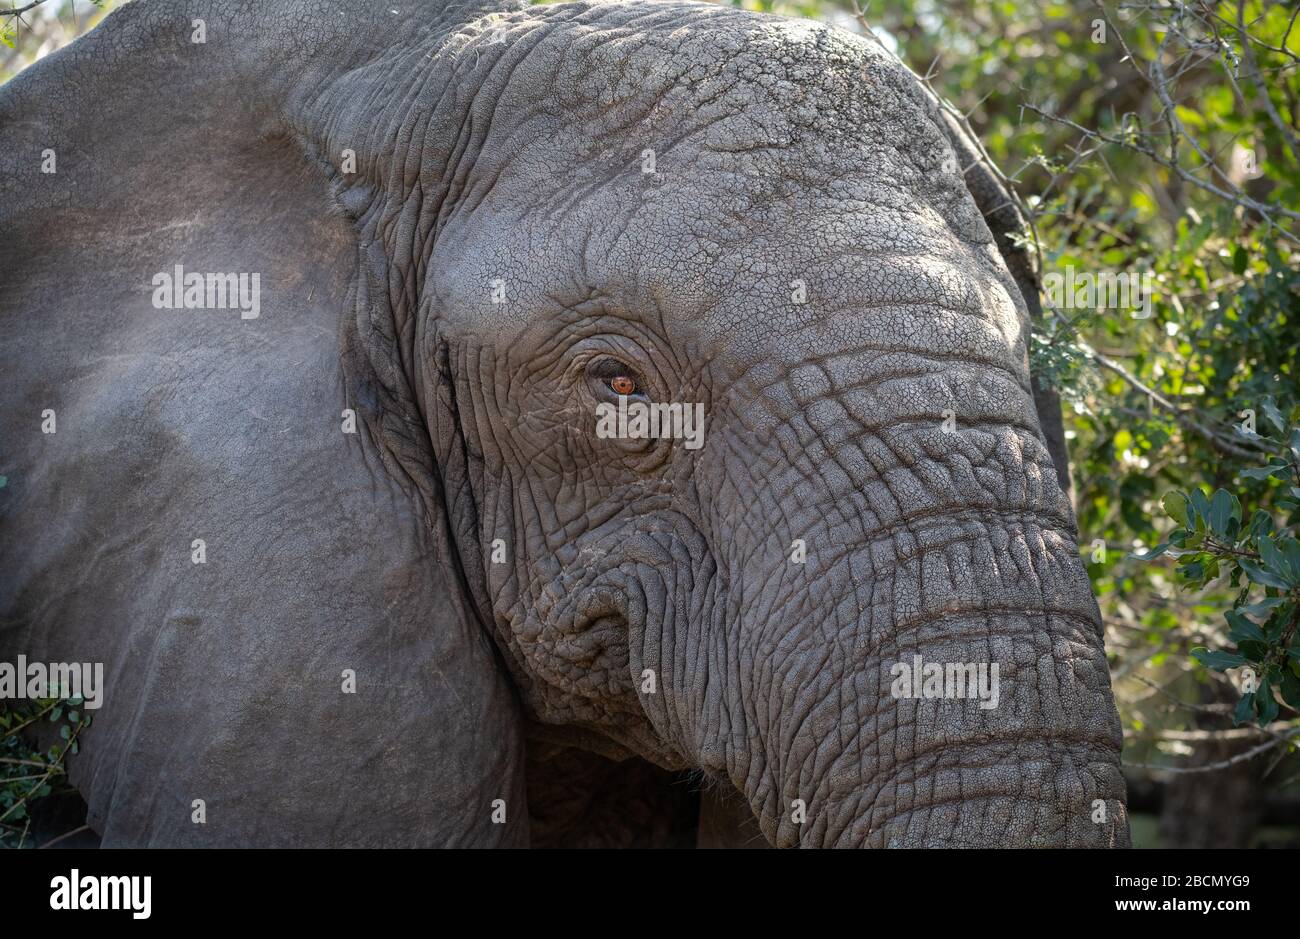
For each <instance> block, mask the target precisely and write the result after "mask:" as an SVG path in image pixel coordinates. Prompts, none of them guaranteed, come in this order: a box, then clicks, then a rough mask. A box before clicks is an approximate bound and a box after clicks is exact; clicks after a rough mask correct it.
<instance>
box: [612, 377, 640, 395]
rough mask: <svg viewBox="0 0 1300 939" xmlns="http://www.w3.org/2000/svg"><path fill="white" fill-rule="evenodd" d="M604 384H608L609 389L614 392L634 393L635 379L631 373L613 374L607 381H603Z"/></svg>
mask: <svg viewBox="0 0 1300 939" xmlns="http://www.w3.org/2000/svg"><path fill="white" fill-rule="evenodd" d="M605 384H607V385H609V390H610V391H612V392H614V393H615V394H620V395H631V394H636V379H634V378H633V377H632V376H631V375H615V376H614V377H613V378H611V379H609V381H607V382H605Z"/></svg>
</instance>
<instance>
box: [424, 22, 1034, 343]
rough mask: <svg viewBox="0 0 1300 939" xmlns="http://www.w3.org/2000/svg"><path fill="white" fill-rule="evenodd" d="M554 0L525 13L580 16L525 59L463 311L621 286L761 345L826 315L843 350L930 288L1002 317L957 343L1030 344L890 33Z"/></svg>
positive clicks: (446, 236)
mask: <svg viewBox="0 0 1300 939" xmlns="http://www.w3.org/2000/svg"><path fill="white" fill-rule="evenodd" d="M535 9H537V10H538V12H536V13H532V12H529V13H521V14H517V16H519V17H521V18H522V20H523V22H525V23H527V22H533V21H534V20H545V19H547V18H548V17H549V18H551V19H558V20H559V22H552V23H551V24H550V25H551V28H550V29H549V30H548V31H547V32H546V33H545V35H544V38H542V39H539V40H533V45H532V47H531V48H530V50H529V51H528V52H527V54H526V55H522V56H521V57H519V58H518V59H516V60H512V61H511V63H510V80H509V82H508V83H507V84H506V85H505V86H504V87H503V88H502V89H501V90H500V92H499V94H497V96H496V98H495V100H494V101H493V103H492V109H491V125H490V128H489V130H488V131H487V132H486V133H485V135H484V138H483V145H482V147H481V149H480V151H479V152H478V153H477V154H476V155H475V156H474V164H473V171H472V176H473V177H474V178H475V180H476V181H475V182H473V183H472V184H471V185H470V186H469V188H468V190H467V192H466V195H465V198H464V199H463V202H462V205H461V206H460V207H459V208H458V210H457V211H455V212H454V213H452V214H451V216H450V218H449V220H448V221H447V222H446V224H445V225H444V227H443V230H442V232H441V237H440V239H439V241H438V244H437V245H436V246H435V263H433V264H432V265H431V266H430V270H431V272H432V274H433V276H434V278H435V284H436V287H437V293H438V295H439V296H440V298H441V299H442V300H443V301H444V304H445V309H447V310H448V311H449V312H455V311H460V312H462V313H463V314H464V315H465V316H467V317H470V318H471V319H472V320H473V321H474V328H479V327H481V326H482V325H484V324H485V322H486V323H488V324H491V323H496V324H499V325H500V326H501V327H502V328H503V329H506V330H508V331H514V329H522V328H525V327H527V326H528V325H529V324H530V322H531V321H532V320H534V319H535V318H536V316H537V314H538V312H539V311H542V310H544V309H546V308H547V307H548V306H553V305H554V304H555V302H556V301H559V302H560V303H561V304H562V305H564V304H566V303H567V304H568V305H572V304H573V303H575V302H580V301H582V300H585V299H587V298H589V297H592V296H601V297H603V298H612V299H613V300H614V301H615V302H616V303H617V304H618V305H619V306H622V307H624V308H626V309H627V310H628V312H630V313H632V314H634V315H649V316H653V317H655V318H657V319H658V318H664V319H681V320H686V321H688V322H689V323H690V324H691V325H692V327H693V328H692V334H693V335H692V338H693V339H700V340H703V341H706V342H708V343H709V344H712V345H717V346H718V347H719V348H720V349H722V348H725V347H727V346H730V345H733V344H734V340H735V339H736V337H737V334H738V333H741V334H746V335H745V336H744V338H743V340H742V341H741V342H740V343H739V344H738V345H739V346H740V347H742V348H745V349H754V348H756V344H755V343H754V342H753V341H752V338H753V335H754V334H758V333H761V332H763V331H768V332H770V331H788V330H790V329H794V328H798V327H800V326H802V325H804V324H806V323H808V322H809V321H810V320H812V319H817V318H822V319H823V320H824V321H825V323H826V324H827V327H828V328H825V329H823V330H822V331H821V336H822V337H823V339H824V341H825V342H826V343H827V344H828V345H833V344H834V343H835V342H836V341H837V336H838V335H839V332H841V331H842V330H850V331H851V330H854V329H858V330H860V329H861V328H864V327H863V325H862V322H856V323H854V322H849V320H847V319H845V317H844V314H845V313H846V312H852V311H863V310H867V309H871V308H875V307H877V306H882V305H888V304H891V303H892V304H894V305H896V306H900V305H908V304H912V305H915V304H919V303H923V302H926V303H934V304H937V305H939V306H941V307H943V308H944V309H947V310H949V311H956V313H971V314H975V315H976V316H977V317H982V318H983V319H982V321H981V323H980V324H979V327H978V328H971V327H970V324H965V325H962V324H960V323H959V324H958V325H956V326H953V327H951V329H949V334H950V335H949V338H953V337H956V339H957V341H959V342H960V341H965V342H967V343H968V344H971V343H974V344H976V345H978V346H979V347H981V348H983V347H985V346H987V344H988V343H989V342H990V341H995V342H999V343H1000V344H1001V345H1002V353H1003V354H1004V355H1005V351H1006V349H1007V347H1008V346H1014V345H1015V343H1016V341H1017V337H1018V335H1019V319H1018V317H1017V315H1016V309H1015V306H1014V304H1013V303H1012V301H1011V300H1010V299H1009V298H1008V297H1007V293H1006V291H1005V289H1003V287H1002V285H1000V284H998V283H997V282H996V279H995V278H992V277H991V274H990V271H991V269H992V266H993V265H992V264H991V261H990V258H991V256H992V251H993V250H994V249H993V248H992V246H991V239H990V238H989V236H988V233H987V229H985V228H984V227H983V225H982V222H981V221H980V220H979V216H978V212H977V210H976V209H975V207H974V205H973V202H972V201H971V199H970V197H969V195H968V194H967V193H966V191H965V188H964V186H963V185H962V182H961V177H960V174H958V173H955V172H953V171H952V170H951V169H948V171H947V172H944V171H943V161H944V157H945V156H946V155H947V154H949V153H950V151H949V149H948V145H947V142H946V137H945V135H944V133H943V131H942V129H941V128H940V127H939V125H938V123H937V122H936V120H935V119H934V115H933V113H932V110H931V106H930V104H929V101H928V99H926V98H925V96H924V94H923V93H922V92H921V90H920V88H919V86H918V85H917V81H916V79H915V77H914V76H912V75H911V74H910V73H908V72H907V71H906V70H905V69H904V68H902V67H901V66H900V65H898V63H897V62H895V61H893V60H892V59H890V58H889V57H888V56H886V55H885V54H884V53H883V52H882V51H881V50H880V49H878V48H877V47H876V46H875V45H874V44H872V43H871V42H870V41H869V40H866V39H863V38H861V37H857V36H853V35H851V34H848V33H844V32H842V31H838V30H830V29H827V28H826V27H824V26H822V25H820V24H813V23H807V22H803V21H795V20H783V19H780V18H774V17H756V16H752V15H750V14H747V13H743V12H741V11H736V10H729V9H726V8H721V7H717V6H711V5H695V4H685V5H683V4H638V5H637V6H636V7H635V8H631V7H624V6H615V7H607V8H600V7H594V8H593V7H587V6H586V5H582V4H568V5H563V6H557V7H549V8H535ZM632 9H635V10H637V11H640V13H639V15H637V16H634V17H631V18H630V19H629V16H630V14H629V11H630V10H632ZM566 10H567V11H569V12H567V13H566V14H564V16H561V14H562V13H564V11H566ZM647 10H648V11H651V12H649V13H647V12H645V11H647ZM575 11H583V12H582V13H581V15H579V14H578V13H577V12H575ZM660 20H662V22H660ZM513 28H514V29H516V30H519V29H522V28H523V27H522V26H520V25H519V24H516V26H515V27H513ZM493 291H495V293H493ZM489 295H490V296H491V297H492V299H491V301H489V300H488V298H489ZM895 312H896V311H895ZM890 315H891V314H890V313H889V311H885V312H881V313H879V314H876V315H873V316H868V317H867V325H866V327H865V328H879V327H880V326H881V325H882V324H887V323H888V319H889V316H890ZM940 325H942V323H941V324H940Z"/></svg>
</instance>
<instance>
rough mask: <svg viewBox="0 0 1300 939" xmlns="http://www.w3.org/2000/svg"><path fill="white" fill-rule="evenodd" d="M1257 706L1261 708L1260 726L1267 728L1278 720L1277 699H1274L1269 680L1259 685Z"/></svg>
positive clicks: (1256, 695)
mask: <svg viewBox="0 0 1300 939" xmlns="http://www.w3.org/2000/svg"><path fill="white" fill-rule="evenodd" d="M1255 706H1256V707H1258V708H1259V726H1261V727H1267V726H1268V725H1269V724H1271V723H1273V722H1274V721H1275V720H1277V710H1278V708H1277V699H1276V698H1274V697H1273V689H1272V687H1271V686H1270V685H1269V683H1268V679H1267V678H1265V679H1264V680H1263V681H1261V682H1260V683H1259V690H1258V691H1257V692H1256V693H1255Z"/></svg>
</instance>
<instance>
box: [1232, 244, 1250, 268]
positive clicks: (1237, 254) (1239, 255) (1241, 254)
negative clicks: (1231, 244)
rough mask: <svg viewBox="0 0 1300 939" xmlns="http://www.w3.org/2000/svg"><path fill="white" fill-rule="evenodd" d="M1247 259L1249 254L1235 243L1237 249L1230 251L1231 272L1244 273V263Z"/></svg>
mask: <svg viewBox="0 0 1300 939" xmlns="http://www.w3.org/2000/svg"><path fill="white" fill-rule="evenodd" d="M1249 260H1250V256H1249V255H1247V254H1246V249H1245V248H1243V247H1242V246H1241V245H1237V250H1236V251H1234V252H1232V272H1233V273H1234V274H1238V275H1240V274H1244V273H1246V263H1247V262H1248V261H1249Z"/></svg>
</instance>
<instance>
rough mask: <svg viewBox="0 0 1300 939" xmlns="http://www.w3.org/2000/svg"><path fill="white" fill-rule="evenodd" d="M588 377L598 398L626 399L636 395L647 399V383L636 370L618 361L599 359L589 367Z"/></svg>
mask: <svg viewBox="0 0 1300 939" xmlns="http://www.w3.org/2000/svg"><path fill="white" fill-rule="evenodd" d="M587 375H588V378H589V380H590V381H591V388H592V391H593V392H595V394H596V397H597V398H607V397H608V396H609V395H611V394H612V395H616V396H620V397H625V398H630V397H632V396H634V395H636V396H640V397H645V394H646V383H645V381H644V380H642V378H641V376H640V375H638V374H637V372H636V370H635V369H633V368H632V367H631V366H630V365H627V364H626V363H623V362H620V361H619V360H618V359H612V358H603V359H597V360H596V361H594V362H592V363H591V365H590V366H588V369H587Z"/></svg>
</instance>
